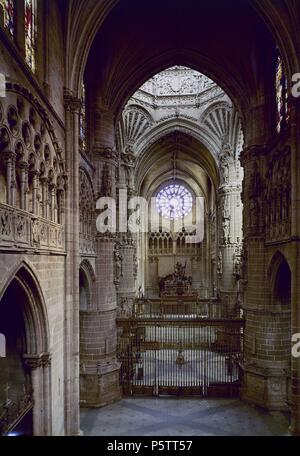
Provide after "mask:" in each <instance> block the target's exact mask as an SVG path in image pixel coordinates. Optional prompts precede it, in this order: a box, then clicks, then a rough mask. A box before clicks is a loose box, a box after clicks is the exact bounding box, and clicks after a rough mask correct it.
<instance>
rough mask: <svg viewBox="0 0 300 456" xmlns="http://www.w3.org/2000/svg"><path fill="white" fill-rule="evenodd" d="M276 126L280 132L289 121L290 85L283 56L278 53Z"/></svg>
mask: <svg viewBox="0 0 300 456" xmlns="http://www.w3.org/2000/svg"><path fill="white" fill-rule="evenodd" d="M275 89H276V108H277V109H276V113H277V117H276V128H277V131H278V132H280V130H281V127H282V125H283V124H285V123H286V122H287V121H288V86H287V78H286V75H285V71H284V65H283V61H282V58H281V56H280V54H279V53H277V59H276V87H275Z"/></svg>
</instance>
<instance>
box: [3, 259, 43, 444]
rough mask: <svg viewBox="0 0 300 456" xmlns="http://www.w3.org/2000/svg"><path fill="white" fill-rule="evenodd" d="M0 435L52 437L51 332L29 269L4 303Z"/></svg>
mask: <svg viewBox="0 0 300 456" xmlns="http://www.w3.org/2000/svg"><path fill="white" fill-rule="evenodd" d="M0 333H1V334H3V335H4V337H5V342H6V347H5V352H6V353H5V355H6V356H5V357H3V358H0V367H1V368H0V415H1V420H0V423H1V426H0V435H49V434H50V432H51V408H50V397H51V393H50V388H51V382H50V380H51V375H50V362H51V357H50V354H49V352H48V326H47V321H46V320H45V314H44V311H43V303H42V297H41V294H40V291H39V289H38V287H37V285H36V283H35V279H34V277H33V276H32V274H31V272H30V271H29V269H28V268H27V267H26V266H22V267H21V268H20V269H18V271H17V273H16V274H15V275H14V277H13V279H12V280H11V281H10V282H9V284H8V286H7V287H6V288H5V291H4V293H3V296H2V298H1V300H0Z"/></svg>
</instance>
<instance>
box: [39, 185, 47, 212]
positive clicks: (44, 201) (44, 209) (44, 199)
mask: <svg viewBox="0 0 300 456" xmlns="http://www.w3.org/2000/svg"><path fill="white" fill-rule="evenodd" d="M40 181H41V184H42V214H41V215H42V217H43V218H45V219H46V218H47V217H48V179H47V177H45V176H43V177H41V178H40Z"/></svg>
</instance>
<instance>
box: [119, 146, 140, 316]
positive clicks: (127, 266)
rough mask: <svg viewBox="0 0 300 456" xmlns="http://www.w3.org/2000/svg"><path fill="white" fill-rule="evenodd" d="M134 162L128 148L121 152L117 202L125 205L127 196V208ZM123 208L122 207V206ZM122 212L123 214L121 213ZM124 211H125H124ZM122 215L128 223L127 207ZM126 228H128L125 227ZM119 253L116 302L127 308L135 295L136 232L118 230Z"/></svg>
mask: <svg viewBox="0 0 300 456" xmlns="http://www.w3.org/2000/svg"><path fill="white" fill-rule="evenodd" d="M134 162H135V157H134V155H133V153H132V152H131V151H130V150H127V151H126V153H124V154H122V161H121V163H120V165H119V173H118V178H119V179H118V184H117V189H118V194H119V195H122V198H118V202H119V203H120V201H121V204H122V206H125V205H126V201H125V200H124V198H125V197H126V198H127V208H128V202H129V200H130V198H132V197H134V196H135V188H134ZM122 209H123V208H122ZM123 212H124V214H123ZM125 212H126V213H125ZM118 214H120V205H119V204H118ZM121 214H122V216H124V217H126V220H124V221H123V222H124V230H125V223H126V225H127V223H128V215H129V214H128V209H127V211H124V210H122V212H121ZM118 219H119V217H118ZM122 224H123V223H122ZM127 229H128V228H127ZM119 241H120V253H121V256H122V260H123V261H122V276H121V277H120V283H119V284H118V287H117V296H118V304H119V303H120V302H121V299H124V300H126V304H127V308H128V306H129V308H132V305H133V302H134V298H135V295H136V278H137V242H136V234H135V233H131V232H128V231H127V232H120V234H119Z"/></svg>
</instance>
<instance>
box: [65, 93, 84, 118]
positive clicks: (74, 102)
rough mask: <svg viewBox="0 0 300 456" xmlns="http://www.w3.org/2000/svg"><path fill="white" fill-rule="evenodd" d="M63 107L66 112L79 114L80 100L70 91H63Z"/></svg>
mask: <svg viewBox="0 0 300 456" xmlns="http://www.w3.org/2000/svg"><path fill="white" fill-rule="evenodd" d="M64 105H65V109H66V110H67V111H69V112H72V113H76V114H79V112H80V109H81V100H80V98H78V97H75V96H74V95H73V94H72V92H71V91H70V90H67V89H65V91H64Z"/></svg>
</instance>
